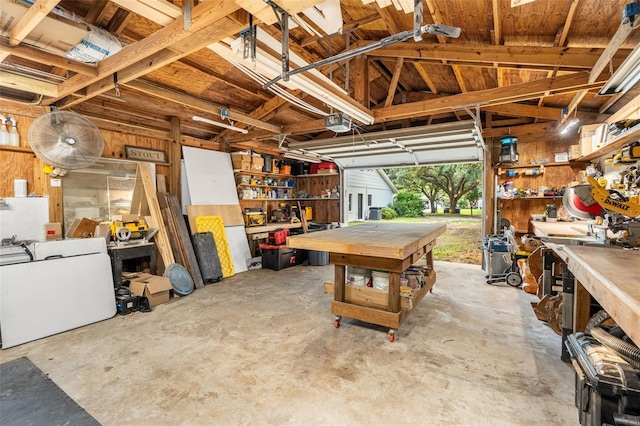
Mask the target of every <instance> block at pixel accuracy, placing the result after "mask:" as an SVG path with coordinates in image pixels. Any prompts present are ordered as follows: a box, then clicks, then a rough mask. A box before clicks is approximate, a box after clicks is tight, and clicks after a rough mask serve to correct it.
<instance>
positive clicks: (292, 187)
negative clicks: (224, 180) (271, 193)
mask: <svg viewBox="0 0 640 426" xmlns="http://www.w3.org/2000/svg"><path fill="white" fill-rule="evenodd" d="M238 186H248V187H252V188H276V189H295V186H276V185H254V184H252V183H239V184H238Z"/></svg>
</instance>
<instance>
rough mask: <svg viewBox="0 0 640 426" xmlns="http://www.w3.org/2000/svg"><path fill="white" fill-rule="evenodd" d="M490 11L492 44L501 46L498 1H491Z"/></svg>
mask: <svg viewBox="0 0 640 426" xmlns="http://www.w3.org/2000/svg"><path fill="white" fill-rule="evenodd" d="M491 9H492V11H493V44H495V45H500V44H502V22H501V19H502V18H501V14H500V0H492V2H491Z"/></svg>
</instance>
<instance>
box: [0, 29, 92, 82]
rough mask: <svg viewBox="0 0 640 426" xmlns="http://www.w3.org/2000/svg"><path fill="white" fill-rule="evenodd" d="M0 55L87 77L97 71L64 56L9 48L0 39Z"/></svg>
mask: <svg viewBox="0 0 640 426" xmlns="http://www.w3.org/2000/svg"><path fill="white" fill-rule="evenodd" d="M0 54H6V55H13V56H17V57H18V58H22V59H27V60H29V61H33V62H36V63H38V64H43V65H52V66H54V67H59V68H64V69H66V70H69V71H73V72H76V73H78V74H83V75H87V76H97V75H98V69H97V68H96V67H95V66H93V65H89V64H83V63H81V62H78V61H74V60H73V59H69V58H65V57H64V56H60V55H55V54H53V53H49V52H46V51H44V50H41V49H38V48H36V47H30V46H26V45H18V46H10V45H9V43H8V42H7V41H6V40H3V39H1V38H0Z"/></svg>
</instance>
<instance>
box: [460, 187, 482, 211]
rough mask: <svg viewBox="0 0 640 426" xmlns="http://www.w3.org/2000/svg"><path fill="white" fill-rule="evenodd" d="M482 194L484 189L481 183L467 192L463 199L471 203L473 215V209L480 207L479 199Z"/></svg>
mask: <svg viewBox="0 0 640 426" xmlns="http://www.w3.org/2000/svg"><path fill="white" fill-rule="evenodd" d="M481 196H482V191H481V188H480V185H476V186H474V187H473V188H472V189H471V191H469V192H467V193H466V194H465V195H464V196H463V197H462V199H463V200H466V201H467V202H468V203H469V208H471V216H473V209H474V208H476V207H478V201H479V200H480V197H481Z"/></svg>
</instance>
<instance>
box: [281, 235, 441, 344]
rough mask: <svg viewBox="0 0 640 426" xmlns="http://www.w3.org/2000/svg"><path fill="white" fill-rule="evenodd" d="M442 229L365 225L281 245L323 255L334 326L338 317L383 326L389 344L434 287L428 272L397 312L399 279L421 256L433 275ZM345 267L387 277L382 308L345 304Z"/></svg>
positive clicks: (354, 302) (347, 300)
mask: <svg viewBox="0 0 640 426" xmlns="http://www.w3.org/2000/svg"><path fill="white" fill-rule="evenodd" d="M446 229H447V228H446V225H441V224H424V223H367V224H363V225H355V226H348V227H344V228H337V229H331V230H327V231H323V232H314V233H310V234H302V235H295V236H290V237H289V238H288V239H287V246H288V247H293V248H299V249H306V250H317V251H326V252H329V262H330V263H332V264H334V265H335V272H334V283H333V285H334V290H333V294H334V300H333V302H332V303H331V312H332V313H333V314H334V315H335V316H336V319H335V326H336V327H339V326H340V319H341V318H342V317H347V318H354V319H357V320H360V321H364V322H367V323H371V324H377V325H381V326H383V327H389V340H390V341H393V340H394V336H395V331H396V330H397V329H398V328H399V327H400V325H401V324H402V323H403V322H404V321H405V320H406V319H407V317H408V315H409V313H410V312H411V310H412V309H415V307H416V306H417V305H418V304H419V303H420V301H421V300H422V298H423V297H424V296H425V295H426V293H427V292H428V291H429V290H430V288H431V286H432V285H433V283H434V282H435V272H434V273H433V274H432V280H431V281H430V282H429V283H428V285H425V286H424V287H422V288H421V289H420V290H419V291H418V292H417V293H416V294H415V295H413V298H412V306H411V307H402V306H401V301H400V274H401V273H402V272H403V271H405V270H406V269H407V268H408V267H410V266H411V265H412V264H414V263H416V262H417V261H418V260H420V259H421V258H423V257H425V259H426V266H427V267H430V269H431V270H433V256H432V249H433V248H434V246H435V243H436V237H437V236H439V235H441V234H443V233H444V232H445V230H446ZM347 266H353V267H357V268H365V269H373V270H379V271H386V272H389V289H388V294H387V300H386V301H385V302H386V303H384V306H372V305H370V304H367V303H362V302H361V301H360V300H357V299H350V296H348V295H347V293H348V292H346V291H345V289H346V287H347V286H346V268H347ZM362 288H364V287H362Z"/></svg>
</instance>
